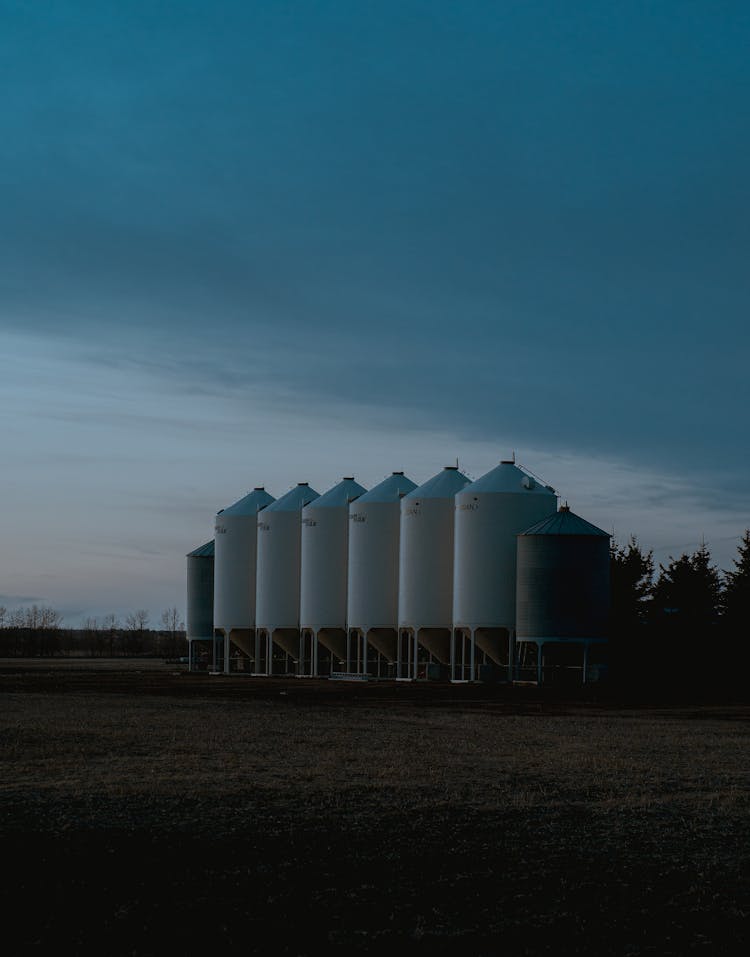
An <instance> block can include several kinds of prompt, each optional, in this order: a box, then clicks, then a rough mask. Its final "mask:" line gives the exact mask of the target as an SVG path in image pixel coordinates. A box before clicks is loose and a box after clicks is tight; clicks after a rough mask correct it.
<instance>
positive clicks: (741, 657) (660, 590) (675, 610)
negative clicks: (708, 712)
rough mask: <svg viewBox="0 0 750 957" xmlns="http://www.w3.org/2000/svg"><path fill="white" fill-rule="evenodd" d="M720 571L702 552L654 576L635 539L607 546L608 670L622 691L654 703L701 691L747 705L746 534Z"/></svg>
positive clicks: (749, 561) (749, 601)
mask: <svg viewBox="0 0 750 957" xmlns="http://www.w3.org/2000/svg"><path fill="white" fill-rule="evenodd" d="M733 565H734V568H733V569H731V570H727V571H720V570H719V569H718V568H717V567H716V565H715V564H714V563H713V562H712V560H711V553H710V551H709V549H708V546H707V545H705V544H702V545H701V546H700V547H699V548H698V549H696V551H694V552H692V553H691V554H687V553H685V554H682V555H680V556H679V558H672V556H670V558H669V561H668V563H667V564H666V565H662V564H660V565H659V567H658V570H657V569H656V568H655V565H654V559H653V553H652V552H650V551H649V552H644V551H643V549H642V548H641V547H640V546H639V544H638V542H637V540H636V539H635V538H631V539H630V541H629V542H628V543H627V544H626V545H619V544H618V543H617V542H613V543H612V547H611V551H610V570H611V587H612V603H611V628H610V654H611V660H610V669H611V674H612V678H613V680H614V681H615V682H616V683H617V684H618V685H621V686H622V687H624V688H628V689H630V690H636V691H637V690H641V691H643V692H644V693H646V694H649V695H653V693H654V692H656V691H657V689H661V690H662V692H668V691H670V690H674V691H676V692H678V693H684V692H697V691H701V690H705V691H708V692H711V693H715V692H717V691H719V692H726V693H728V694H732V695H740V696H741V697H743V698H744V697H747V695H748V692H747V690H746V689H747V687H748V682H749V681H750V674H748V671H749V670H750V669H749V666H750V653H749V649H748V638H749V637H750V636H749V634H748V632H749V630H750V625H749V622H750V529H748V530H746V531H745V534H744V535H743V536H742V538H741V541H740V543H739V545H738V549H737V557H736V558H735V559H734V560H733Z"/></svg>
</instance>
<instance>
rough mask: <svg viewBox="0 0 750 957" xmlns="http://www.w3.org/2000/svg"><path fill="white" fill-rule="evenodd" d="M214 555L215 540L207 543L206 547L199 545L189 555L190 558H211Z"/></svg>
mask: <svg viewBox="0 0 750 957" xmlns="http://www.w3.org/2000/svg"><path fill="white" fill-rule="evenodd" d="M213 554H214V540H213V538H212V539H211V541H210V542H206V544H205V545H199V546H198V548H194V549H193V551H192V552H188V553H187V557H188V558H210V557H211V556H212V555H213Z"/></svg>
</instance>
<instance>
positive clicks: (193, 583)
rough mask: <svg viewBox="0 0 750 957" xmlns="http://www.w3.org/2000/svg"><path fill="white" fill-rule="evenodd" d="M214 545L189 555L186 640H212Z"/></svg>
mask: <svg viewBox="0 0 750 957" xmlns="http://www.w3.org/2000/svg"><path fill="white" fill-rule="evenodd" d="M213 637H214V543H213V540H211V541H210V542H206V544H205V545H201V546H200V548H196V549H195V550H194V551H192V552H189V553H188V555H187V638H188V641H193V640H195V639H198V640H201V641H213Z"/></svg>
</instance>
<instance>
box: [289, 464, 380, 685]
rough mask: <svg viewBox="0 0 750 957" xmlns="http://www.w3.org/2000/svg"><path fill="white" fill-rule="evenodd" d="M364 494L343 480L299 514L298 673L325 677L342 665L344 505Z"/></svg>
mask: <svg viewBox="0 0 750 957" xmlns="http://www.w3.org/2000/svg"><path fill="white" fill-rule="evenodd" d="M364 491H365V489H364V488H363V487H362V486H361V485H360V484H359V483H358V482H355V481H354V479H353V478H351V477H350V478H344V479H342V480H341V481H340V482H339V483H338V484H337V485H334V487H333V488H331V489H329V490H328V491H327V492H326V493H325V494H324V495H321V496H320V497H319V498H316V499H314V500H313V501H312V502H310V504H309V505H306V506H305V507H304V508H303V510H302V552H301V554H302V567H301V585H300V639H301V644H300V674H303V675H318V674H321V675H323V674H330V673H331V671H337V670H339V671H340V670H342V662H345V661H346V648H347V641H346V581H347V556H348V544H349V505H350V503H351V502H353V501H354V500H355V499H357V498H359V496H360V495H362V493H363V492H364Z"/></svg>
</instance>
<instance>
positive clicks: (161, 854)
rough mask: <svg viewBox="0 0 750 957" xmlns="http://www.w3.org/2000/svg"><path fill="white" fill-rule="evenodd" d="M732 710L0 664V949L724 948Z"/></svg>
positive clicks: (114, 665)
mask: <svg viewBox="0 0 750 957" xmlns="http://www.w3.org/2000/svg"><path fill="white" fill-rule="evenodd" d="M749 745H750V707H748V706H744V705H740V704H723V705H721V706H718V705H717V706H707V705H701V706H698V705H696V706H682V707H671V708H656V707H644V706H639V707H628V706H626V705H625V704H623V703H618V704H615V703H613V702H611V701H607V700H606V698H604V697H603V696H599V698H597V697H596V696H589V697H588V699H586V700H583V699H580V700H573V699H570V698H568V699H565V698H563V697H561V696H560V694H559V693H558V694H557V695H554V696H553V695H552V694H544V693H542V692H540V691H538V690H537V689H535V688H508V687H503V686H491V685H486V686H484V685H471V686H469V685H438V684H435V685H427V684H418V685H413V684H408V683H391V682H383V683H367V684H365V683H349V682H333V681H329V682H326V681H317V680H296V681H295V680H292V679H280V678H270V679H269V678H266V679H263V678H257V679H254V678H249V677H242V676H235V677H226V676H210V675H205V674H201V675H190V674H187V673H186V672H185V671H184V670H181V669H179V668H176V667H175V666H173V665H166V664H164V663H163V662H160V661H150V662H144V661H137V662H133V661H131V662H123V661H114V662H87V661H67V662H50V661H42V660H36V661H19V660H8V659H6V660H0V850H1V851H2V863H3V880H2V885H1V886H2V890H1V891H0V904H1V905H2V913H3V915H4V925H5V926H4V931H3V945H2V950H3V953H4V954H7V955H15V954H45V955H46V954H49V953H50V952H52V950H53V949H54V950H56V951H57V950H65V951H67V952H69V953H73V954H94V953H96V954H98V955H102V957H106V955H150V954H154V955H156V954H164V953H167V954H185V955H191V954H199V953H200V954H204V953H206V952H211V953H214V954H216V953H244V954H290V955H307V954H318V953H330V954H356V953H368V954H386V953H387V954H390V955H392V954H395V953H402V952H403V953H406V952H408V953H410V954H415V955H423V954H424V955H427V954H438V955H439V954H462V955H474V954H476V955H484V954H488V955H489V954H492V955H495V954H498V953H505V954H508V955H516V954H519V955H523V954H529V955H531V954H548V953H550V954H551V953H555V954H587V955H597V957H603V955H609V954H612V955H615V954H616V955H631V954H657V955H680V957H682V955H685V954H693V953H702V954H706V955H717V954H740V953H742V954H744V953H746V952H748V948H749V947H750V934H749V933H748V921H749V920H750V813H749V812H750V797H749V795H750V747H749Z"/></svg>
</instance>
